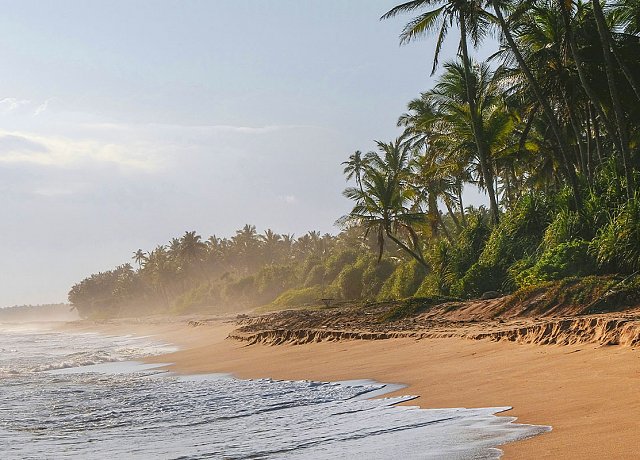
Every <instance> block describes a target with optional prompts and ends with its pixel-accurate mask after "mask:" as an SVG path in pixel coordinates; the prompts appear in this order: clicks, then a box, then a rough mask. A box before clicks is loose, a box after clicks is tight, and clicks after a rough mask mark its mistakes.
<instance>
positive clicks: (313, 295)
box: [272, 286, 322, 307]
mask: <svg viewBox="0 0 640 460" xmlns="http://www.w3.org/2000/svg"><path fill="white" fill-rule="evenodd" d="M320 298H322V288H321V287H320V286H313V287H308V288H302V289H289V290H287V291H285V292H283V293H282V294H280V295H279V296H278V298H277V299H276V300H274V301H273V302H272V305H274V306H277V307H297V306H300V305H305V304H309V303H318V301H319V300H320Z"/></svg>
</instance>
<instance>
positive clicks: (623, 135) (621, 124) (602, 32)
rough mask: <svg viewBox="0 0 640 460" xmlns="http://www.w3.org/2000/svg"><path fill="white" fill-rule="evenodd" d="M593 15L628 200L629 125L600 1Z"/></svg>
mask: <svg viewBox="0 0 640 460" xmlns="http://www.w3.org/2000/svg"><path fill="white" fill-rule="evenodd" d="M591 3H592V5H593V14H594V16H595V18H596V25H597V27H598V35H599V36H600V42H601V45H602V54H603V55H604V64H605V70H606V73H607V83H608V84H609V94H610V95H611V103H612V104H613V109H614V113H615V115H616V122H617V124H618V136H619V138H620V148H621V151H620V154H621V156H622V164H623V166H624V174H625V179H626V181H627V198H629V199H630V198H631V197H632V196H633V190H634V185H633V175H632V174H631V165H630V155H629V137H628V133H627V123H626V118H625V114H624V109H623V108H622V102H621V100H620V95H619V94H618V88H617V87H616V78H615V67H614V63H613V60H614V57H613V53H612V52H611V40H610V38H611V37H610V36H609V28H608V27H607V22H606V20H605V17H604V13H603V11H602V6H601V5H600V0H592V1H591Z"/></svg>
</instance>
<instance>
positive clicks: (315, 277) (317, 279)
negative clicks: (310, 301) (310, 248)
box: [304, 264, 325, 287]
mask: <svg viewBox="0 0 640 460" xmlns="http://www.w3.org/2000/svg"><path fill="white" fill-rule="evenodd" d="M324 278H325V269H324V265H322V264H317V265H313V266H311V269H310V270H309V271H308V273H307V276H306V277H305V279H304V287H311V286H316V285H318V284H322V282H323V281H324Z"/></svg>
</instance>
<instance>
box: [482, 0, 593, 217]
mask: <svg viewBox="0 0 640 460" xmlns="http://www.w3.org/2000/svg"><path fill="white" fill-rule="evenodd" d="M491 4H492V5H493V9H494V11H495V13H496V17H497V18H498V22H499V23H500V27H501V29H502V32H503V33H504V36H505V38H506V40H507V43H508V44H509V46H510V47H511V51H512V52H513V54H514V56H515V57H516V60H517V61H518V65H519V66H520V70H522V72H523V73H524V75H525V77H526V78H527V81H528V82H529V85H530V86H531V89H533V93H534V94H535V96H536V99H537V100H538V103H539V104H540V106H541V107H542V110H543V112H544V114H545V116H546V118H547V121H548V123H549V126H550V127H551V130H552V131H553V135H554V137H555V138H556V140H557V142H558V147H559V149H560V157H561V159H562V163H564V168H565V173H566V175H567V179H568V180H569V184H570V185H571V189H572V190H573V195H574V201H575V204H576V207H578V208H579V207H580V202H581V200H580V188H579V187H578V179H577V177H576V172H575V169H573V168H572V165H571V163H570V162H569V159H568V156H567V148H566V144H565V142H564V138H563V136H562V133H561V132H560V126H559V125H558V121H557V120H556V116H555V114H554V113H553V110H552V109H551V105H550V104H549V101H548V99H547V98H545V96H544V94H542V88H540V85H539V84H538V81H537V80H536V79H535V77H534V76H533V73H532V72H531V69H529V66H528V65H527V63H526V62H525V60H524V58H523V57H522V53H520V49H519V48H518V46H517V45H516V42H515V40H514V39H513V36H512V35H511V30H510V29H509V26H508V25H507V23H506V21H505V20H504V16H503V15H502V10H501V9H500V6H499V4H498V0H491Z"/></svg>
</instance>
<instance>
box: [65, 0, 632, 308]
mask: <svg viewBox="0 0 640 460" xmlns="http://www.w3.org/2000/svg"><path fill="white" fill-rule="evenodd" d="M401 15H402V16H403V17H407V18H408V20H409V22H408V23H407V24H406V26H405V27H404V29H403V30H402V33H401V35H400V41H401V43H402V44H405V43H408V42H411V41H414V40H416V39H419V38H421V37H425V36H426V37H430V38H432V39H433V40H431V41H430V42H429V43H431V42H435V54H434V60H433V71H434V72H435V73H437V78H436V81H435V84H434V85H433V87H431V88H430V89H426V90H425V91H424V92H422V93H421V94H418V95H416V97H415V99H413V100H411V101H409V102H408V104H407V109H406V112H405V113H402V114H399V117H398V123H397V124H398V127H399V133H400V134H399V136H398V138H397V139H392V140H379V141H375V142H373V144H372V148H371V149H370V150H369V151H366V152H363V151H360V150H358V151H356V152H354V153H353V154H351V155H349V156H348V158H347V159H346V160H345V162H344V163H343V166H344V172H345V176H346V178H347V180H348V181H350V185H349V187H347V188H346V190H344V192H343V193H344V196H345V197H346V198H348V199H349V200H351V202H352V205H353V208H352V210H351V212H350V213H349V214H347V215H346V216H343V217H341V218H339V219H338V221H337V224H338V225H339V227H340V229H341V230H340V232H339V233H338V234H337V235H329V234H325V235H321V234H320V233H318V232H309V233H307V234H305V235H303V236H301V237H295V236H293V235H287V234H278V233H275V232H274V231H272V230H267V231H265V232H263V233H258V232H257V230H256V228H255V227H254V226H251V225H246V226H245V227H244V228H242V229H240V230H238V231H237V232H236V234H235V235H234V236H231V237H229V238H219V237H217V236H211V237H209V238H208V239H206V240H205V239H204V238H203V237H201V236H200V235H198V234H197V233H196V232H193V231H190V232H185V234H184V235H183V236H181V237H177V238H174V239H172V240H171V241H170V242H169V243H168V244H165V245H159V246H157V247H156V248H155V249H150V250H147V251H145V250H142V249H140V250H138V251H136V252H135V253H134V255H133V261H132V262H130V263H124V264H123V265H121V266H119V267H116V268H114V269H113V270H109V271H106V272H101V273H97V274H93V275H91V276H89V277H87V278H86V279H84V280H82V281H80V282H78V283H77V284H76V285H74V286H73V287H72V288H71V290H70V292H69V301H70V302H71V303H72V304H73V306H74V307H75V308H76V309H77V310H78V312H79V313H80V314H81V315H82V316H84V317H92V318H106V317H114V316H131V315H143V314H153V313H167V312H169V313H176V314H177V313H190V312H209V313H218V312H229V311H239V310H244V309H249V308H254V307H263V308H286V307H295V306H303V305H310V304H315V305H317V304H320V303H321V302H322V299H326V303H331V302H334V301H339V300H349V301H358V302H362V303H366V302H375V301H387V300H392V299H405V298H411V297H415V298H426V299H470V298H477V297H480V296H482V295H483V294H486V293H488V292H492V293H493V295H500V294H510V293H515V295H516V296H521V297H526V296H527V295H528V293H532V292H538V291H540V290H546V291H548V292H555V294H554V295H555V298H557V299H558V301H563V302H574V303H595V302H597V301H599V300H602V299H603V298H604V297H606V296H607V295H609V293H611V292H615V293H616V299H617V301H618V302H621V303H622V304H629V305H632V304H634V302H636V303H637V302H638V301H640V277H638V276H637V274H638V271H639V270H640V195H639V194H638V189H637V186H638V183H639V181H640V169H639V166H640V155H639V152H638V150H639V149H640V60H638V56H640V3H638V1H637V0H618V1H615V2H614V1H599V0H592V1H583V0H577V1H573V2H565V1H561V0H557V1H556V0H553V1H550V0H547V1H541V0H533V1H531V0H528V1H517V0H514V1H505V0H490V1H486V0H485V1H479V0H465V1H440V2H436V1H411V2H407V3H404V4H402V5H399V6H397V7H395V8H393V9H391V10H390V11H389V12H387V13H386V14H384V15H383V17H382V19H387V18H390V17H395V16H401ZM452 30H453V31H455V35H459V36H460V41H459V46H458V52H457V54H456V55H454V56H446V57H443V56H440V50H441V45H442V43H443V40H444V39H445V37H446V36H447V34H448V32H451V31H452ZM489 35H493V36H496V37H498V38H499V42H498V43H499V45H498V47H497V48H496V49H495V50H494V53H493V54H492V55H491V57H490V58H489V60H488V61H486V62H478V61H477V60H476V59H475V58H474V51H475V50H476V49H477V48H478V47H479V46H480V45H481V44H482V43H483V41H484V40H485V38H486V37H487V36H489ZM441 58H443V59H442V63H441ZM365 150H368V149H365ZM345 156H346V155H345ZM465 187H478V188H479V189H480V190H482V191H483V192H485V193H486V195H487V198H488V203H489V204H488V206H487V207H482V206H481V207H470V206H465V203H464V200H463V193H462V192H463V189H464V188H465ZM568 285H570V286H571V287H572V289H571V290H570V291H571V294H570V297H569V298H567V297H566V296H567V295H568V294H567V293H566V292H564V291H566V290H563V289H561V288H559V287H562V286H568ZM563 296H564V297H563ZM560 297H562V298H560ZM329 299H331V300H329Z"/></svg>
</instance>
